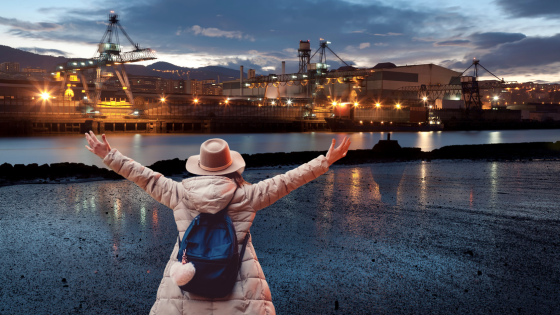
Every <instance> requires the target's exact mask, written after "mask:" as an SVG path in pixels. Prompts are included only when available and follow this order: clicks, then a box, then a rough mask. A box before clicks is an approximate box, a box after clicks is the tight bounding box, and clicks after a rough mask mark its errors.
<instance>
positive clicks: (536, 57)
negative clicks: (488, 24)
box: [445, 34, 560, 74]
mask: <svg viewBox="0 0 560 315" xmlns="http://www.w3.org/2000/svg"><path fill="white" fill-rule="evenodd" d="M535 47H538V49H535ZM559 50H560V34H556V35H554V36H550V37H526V38H524V39H522V40H520V41H516V42H511V43H505V44H502V45H499V46H497V47H496V48H494V49H491V50H490V51H489V52H486V53H477V51H473V52H471V53H470V54H468V55H466V56H465V57H464V61H449V62H447V63H445V64H446V65H447V66H449V67H451V68H454V69H465V68H467V67H468V66H469V65H470V64H471V60H472V58H473V57H477V59H479V60H480V63H481V64H483V65H484V66H485V67H486V68H488V69H489V70H490V71H493V72H494V70H495V69H498V70H505V72H506V73H517V74H520V73H521V72H522V71H527V67H532V68H531V70H530V71H531V72H533V73H545V71H546V68H547V67H548V66H549V65H552V64H555V63H558V62H560V57H558V51H559ZM496 74H497V73H496Z"/></svg>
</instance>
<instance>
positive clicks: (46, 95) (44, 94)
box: [41, 92, 51, 100]
mask: <svg viewBox="0 0 560 315" xmlns="http://www.w3.org/2000/svg"><path fill="white" fill-rule="evenodd" d="M50 97H51V96H50V95H49V93H47V92H44V93H41V98H42V99H44V100H48V99H49V98H50Z"/></svg>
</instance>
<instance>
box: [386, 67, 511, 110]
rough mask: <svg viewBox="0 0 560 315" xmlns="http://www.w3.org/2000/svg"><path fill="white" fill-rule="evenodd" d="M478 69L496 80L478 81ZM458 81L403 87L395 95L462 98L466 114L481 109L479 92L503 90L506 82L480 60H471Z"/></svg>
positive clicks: (421, 97)
mask: <svg viewBox="0 0 560 315" xmlns="http://www.w3.org/2000/svg"><path fill="white" fill-rule="evenodd" d="M480 68H482V69H484V70H485V71H486V72H488V73H489V74H490V75H492V76H493V77H495V78H496V80H491V81H479V79H478V78H479V72H480V70H481V69H480ZM470 69H472V71H473V75H472V76H466V75H465V73H467V71H468V70H470ZM457 79H458V80H459V79H460V84H457V83H455V84H443V85H421V86H405V87H402V88H400V89H398V90H397V91H396V92H395V93H396V94H397V95H401V96H403V95H409V96H411V95H416V96H417V97H418V99H420V100H424V102H425V101H426V100H427V99H430V100H435V99H443V98H444V97H448V96H450V95H456V96H458V97H461V95H462V97H463V99H464V101H465V109H466V111H467V112H469V111H470V110H476V111H479V110H481V109H482V100H481V98H480V90H494V89H499V90H501V89H503V88H504V86H505V85H506V84H508V82H506V81H504V79H503V78H502V79H500V78H498V77H497V76H496V75H494V74H493V73H492V72H491V71H490V70H488V69H486V68H485V67H484V66H483V65H481V64H480V60H476V59H473V62H472V64H471V65H470V66H469V67H468V68H467V69H465V70H464V71H463V72H462V73H461V74H460V75H459V76H458V78H457Z"/></svg>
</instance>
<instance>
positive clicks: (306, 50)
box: [298, 40, 311, 73]
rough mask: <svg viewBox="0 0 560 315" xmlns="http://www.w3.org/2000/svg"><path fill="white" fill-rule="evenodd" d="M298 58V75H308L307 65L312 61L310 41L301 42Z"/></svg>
mask: <svg viewBox="0 0 560 315" xmlns="http://www.w3.org/2000/svg"><path fill="white" fill-rule="evenodd" d="M298 58H299V71H298V73H307V65H308V64H309V61H310V60H311V44H310V43H309V40H307V41H305V42H304V41H302V40H300V41H299V49H298Z"/></svg>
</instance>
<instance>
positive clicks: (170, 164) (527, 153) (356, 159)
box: [0, 140, 560, 186]
mask: <svg viewBox="0 0 560 315" xmlns="http://www.w3.org/2000/svg"><path fill="white" fill-rule="evenodd" d="M326 153H327V152H326V151H304V152H290V153H285V152H277V153H257V154H242V156H243V158H244V159H245V162H246V164H247V166H246V167H247V168H259V167H276V166H285V165H300V164H303V163H305V162H308V161H310V160H312V159H313V158H315V157H317V156H319V155H321V154H323V155H325V154H326ZM436 159H442V160H449V159H473V160H481V159H491V160H509V161H517V160H532V159H554V160H555V159H560V141H556V142H529V143H501V144H481V145H451V146H445V147H442V148H439V149H434V150H432V151H428V152H424V151H422V150H421V149H420V148H407V147H404V148H403V147H401V146H400V145H399V144H398V142H397V141H395V140H380V141H379V143H378V144H376V145H375V146H374V147H373V148H372V149H365V150H351V151H348V154H347V156H346V157H345V158H343V159H341V160H339V161H337V162H336V164H337V165H357V164H364V163H378V162H394V161H412V160H425V161H431V160H436ZM185 162H186V160H183V159H178V158H175V159H172V160H162V161H158V162H155V163H153V164H152V165H149V166H148V167H149V168H151V169H152V170H154V171H156V172H160V173H162V174H163V175H165V176H171V175H183V176H184V177H187V176H190V174H188V173H187V172H186V170H185ZM66 178H72V179H73V180H78V181H80V180H95V179H104V180H116V179H122V177H121V176H120V175H118V174H116V173H115V172H113V171H111V170H108V169H106V168H100V167H97V166H95V165H92V166H90V165H85V164H83V163H52V164H43V165H38V164H37V163H33V164H27V165H24V164H15V165H12V164H9V163H4V164H2V165H0V186H6V185H13V184H21V183H49V182H51V183H52V182H59V181H60V180H61V179H66Z"/></svg>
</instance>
